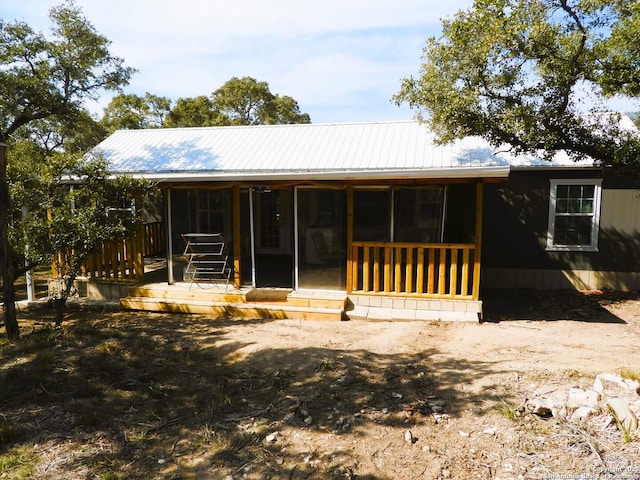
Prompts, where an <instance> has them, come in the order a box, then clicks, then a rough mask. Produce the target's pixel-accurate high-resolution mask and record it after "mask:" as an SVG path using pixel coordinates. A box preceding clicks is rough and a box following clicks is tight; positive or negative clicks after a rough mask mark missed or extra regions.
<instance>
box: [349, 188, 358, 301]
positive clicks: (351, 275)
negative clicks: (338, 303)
mask: <svg viewBox="0 0 640 480" xmlns="http://www.w3.org/2000/svg"><path fill="white" fill-rule="evenodd" d="M355 260H356V264H357V258H356V259H355ZM354 265H355V264H354V258H353V186H352V185H349V186H348V187H347V294H349V293H351V292H353V288H354V285H353V280H354V277H355V275H354Z"/></svg>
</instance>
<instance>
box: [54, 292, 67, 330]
mask: <svg viewBox="0 0 640 480" xmlns="http://www.w3.org/2000/svg"><path fill="white" fill-rule="evenodd" d="M53 308H54V315H53V321H54V322H55V326H56V328H58V327H60V326H61V325H62V322H63V320H64V314H65V312H66V310H67V297H63V298H55V299H54V300H53Z"/></svg>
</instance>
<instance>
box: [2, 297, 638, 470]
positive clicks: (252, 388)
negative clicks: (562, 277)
mask: <svg viewBox="0 0 640 480" xmlns="http://www.w3.org/2000/svg"><path fill="white" fill-rule="evenodd" d="M21 316H22V317H23V318H22V319H21V326H22V332H23V339H22V341H21V342H19V343H17V344H9V343H7V342H6V341H0V384H2V385H3V388H2V391H1V392H0V478H36V479H54V478H55V479H58V478H69V479H89V478H91V479H125V478H149V479H152V478H153V479H190V478H193V479H209V478H211V479H227V480H230V479H245V478H246V479H267V478H272V479H307V478H308V479H325V478H348V479H369V480H373V479H446V478H451V479H498V478H499V479H502V480H505V479H551V478H597V479H604V478H607V479H614V478H615V479H623V478H625V479H627V478H629V479H638V478H640V439H639V438H638V434H637V433H635V434H634V435H633V436H632V437H631V438H625V437H624V435H623V434H622V433H621V432H620V431H619V430H618V428H617V427H616V425H615V424H612V423H610V421H606V418H607V415H606V413H607V412H601V415H600V416H601V417H602V424H601V425H600V424H598V426H597V427H594V423H593V422H591V423H588V424H587V423H584V424H582V423H574V422H567V421H560V420H558V419H554V418H541V417H538V416H536V415H534V414H532V413H530V412H528V411H526V410H524V409H522V408H521V406H522V405H523V404H524V402H525V399H526V398H527V396H528V395H529V394H530V392H531V391H532V390H533V389H535V388H537V387H539V386H543V385H546V384H565V385H568V386H577V387H582V388H587V387H589V386H590V385H591V384H592V383H593V380H594V377H595V375H596V374H598V373H601V372H621V371H624V372H625V374H626V375H629V374H632V375H633V374H635V375H640V295H638V294H614V293H602V292H591V293H588V294H585V293H582V294H579V293H569V292H556V293H553V294H551V293H534V292H489V293H487V294H486V295H485V321H484V322H483V323H443V322H440V323H438V322H433V323H424V322H393V323H392V322H360V321H348V322H310V321H297V320H269V319H265V320H261V321H214V320H211V319H208V318H206V317H204V316H195V315H167V314H151V313H142V312H130V311H95V310H82V309H76V310H72V311H71V312H70V314H69V317H68V320H67V321H66V322H65V323H64V324H63V326H62V328H61V329H58V330H55V329H53V328H51V326H50V324H49V322H48V321H47V318H48V316H50V313H48V312H44V311H28V312H21ZM580 475H582V477H581V476H580ZM589 475H590V476H589Z"/></svg>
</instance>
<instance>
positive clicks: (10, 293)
mask: <svg viewBox="0 0 640 480" xmlns="http://www.w3.org/2000/svg"><path fill="white" fill-rule="evenodd" d="M10 207H11V197H10V195H9V182H8V180H7V145H6V144H4V143H1V142H0V276H2V290H3V293H4V308H3V310H4V325H5V328H6V330H7V337H8V338H9V340H17V339H18V338H19V337H20V330H19V328H18V318H17V315H16V292H15V288H14V284H13V282H14V278H13V275H14V267H13V255H12V251H11V245H10V244H9V212H10Z"/></svg>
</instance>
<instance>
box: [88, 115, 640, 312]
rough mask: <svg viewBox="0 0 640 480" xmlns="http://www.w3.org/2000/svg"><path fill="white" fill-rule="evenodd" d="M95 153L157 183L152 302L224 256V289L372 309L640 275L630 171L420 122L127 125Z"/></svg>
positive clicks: (433, 308) (469, 300) (601, 285)
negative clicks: (448, 132) (159, 260)
mask: <svg viewBox="0 0 640 480" xmlns="http://www.w3.org/2000/svg"><path fill="white" fill-rule="evenodd" d="M623 120H624V121H628V122H631V121H630V120H628V119H626V118H625V119H623ZM631 124H632V123H631ZM95 152H96V153H99V154H101V155H103V156H104V157H105V158H106V159H107V160H108V161H109V163H110V165H111V168H112V170H113V171H114V172H116V173H123V174H124V173H126V174H129V175H133V176H141V177H144V178H146V179H148V180H150V181H152V182H155V183H157V185H158V186H159V187H160V189H161V191H162V193H163V208H162V212H161V214H160V218H159V221H160V222H161V225H162V230H163V234H164V239H165V244H166V258H167V262H168V268H167V270H166V271H167V274H166V278H165V279H163V280H162V282H161V283H164V284H165V286H166V287H167V290H166V291H164V292H163V293H162V294H161V295H159V294H158V293H157V292H155V293H148V292H147V293H146V295H147V296H149V297H155V298H159V297H162V298H163V301H162V302H161V303H162V305H163V307H162V308H169V307H168V306H167V305H168V304H169V303H170V301H169V300H170V299H171V297H172V295H177V294H176V293H175V292H177V290H170V287H172V286H175V285H181V284H182V285H183V286H184V285H188V286H189V288H188V291H189V295H190V297H189V298H190V300H187V301H186V302H187V303H189V302H191V304H192V305H193V304H194V303H195V302H196V300H195V295H196V294H199V292H202V293H204V292H211V291H212V289H209V288H207V287H208V285H209V284H210V283H211V281H212V280H213V278H208V273H211V272H212V271H214V270H216V269H217V268H218V266H220V265H221V266H222V269H221V270H220V271H217V272H214V273H222V275H221V276H220V277H219V278H217V279H216V282H215V283H220V282H219V281H222V283H223V284H224V294H225V295H226V297H225V299H226V301H227V302H229V301H232V300H229V298H230V297H229V295H231V293H232V292H236V291H242V290H243V289H244V291H260V290H262V291H267V290H274V291H284V292H287V298H288V299H289V301H291V302H292V303H295V302H293V299H294V298H298V304H299V305H302V304H303V302H307V303H305V305H307V306H309V305H313V304H312V303H309V301H308V298H312V297H313V296H314V295H315V297H316V298H317V297H318V296H322V295H327V296H328V297H327V298H329V297H331V296H332V295H333V296H334V297H337V298H340V299H341V302H342V303H341V304H342V305H343V306H344V308H343V311H342V316H343V317H351V318H353V317H363V318H370V319H373V318H411V319H447V318H451V319H454V318H462V319H476V320H477V319H478V318H480V317H481V315H482V298H481V292H482V291H483V289H485V288H519V287H527V288H576V289H605V288H611V289H637V288H639V287H640V273H638V272H640V253H639V252H640V248H638V246H639V242H638V239H639V235H640V233H639V232H640V208H639V207H640V183H638V182H636V181H633V180H631V179H625V178H609V177H605V178H602V175H601V174H602V170H601V169H600V168H598V167H597V166H595V165H593V162H589V161H581V162H578V163H575V162H573V161H572V160H571V159H570V158H569V157H568V156H566V155H562V154H558V155H556V156H555V157H554V158H553V159H552V160H551V161H546V160H542V159H540V158H534V157H531V156H514V155H512V154H510V153H509V152H508V151H506V150H504V151H499V150H498V149H495V148H492V147H491V146H490V145H489V144H488V143H487V142H485V141H484V140H482V139H480V138H477V137H470V138H465V139H463V140H459V141H456V142H455V143H453V144H448V145H438V144H436V143H435V142H434V137H433V135H432V133H431V132H430V131H429V130H428V128H427V127H426V126H425V125H423V124H420V123H418V122H417V121H394V122H377V123H376V122H371V123H349V124H299V125H265V126H229V127H203V128H178V129H150V130H122V131H117V132H115V133H114V134H113V135H111V136H110V137H109V138H107V139H106V140H104V141H103V142H102V143H100V144H99V145H98V146H97V147H96V149H95ZM214 234H215V236H214ZM208 260H210V261H211V262H210V263H207V261H208ZM216 262H224V263H223V264H219V263H216ZM225 268H227V269H226V270H225ZM90 276H91V275H90ZM94 276H96V275H95V274H94ZM97 276H98V277H99V276H100V275H97ZM172 291H173V292H174V293H171V292H172ZM144 295H145V294H144V293H141V291H138V293H137V294H130V295H129V296H130V297H134V298H135V299H136V300H135V301H134V300H130V301H127V300H124V299H123V304H124V305H127V306H130V307H131V308H145V306H144V305H145V302H144V301H143V300H142V297H144ZM245 297H246V295H245ZM300 298H305V299H306V300H300ZM244 300H245V301H246V298H245V299H244ZM280 300H282V299H280ZM197 301H198V302H199V301H203V300H202V299H201V298H198V300H197ZM127 302H128V303H127ZM148 303H149V302H148ZM151 303H152V302H151ZM155 305H156V307H155V308H159V307H158V305H159V303H158V302H155ZM316 305H319V304H318V303H317V304H316ZM150 308H151V307H150ZM318 308H319V307H317V308H316V310H317V309H318ZM177 309H178V310H180V311H185V310H187V307H186V306H184V305H182V306H181V307H179V308H177ZM283 315H284V314H283Z"/></svg>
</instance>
